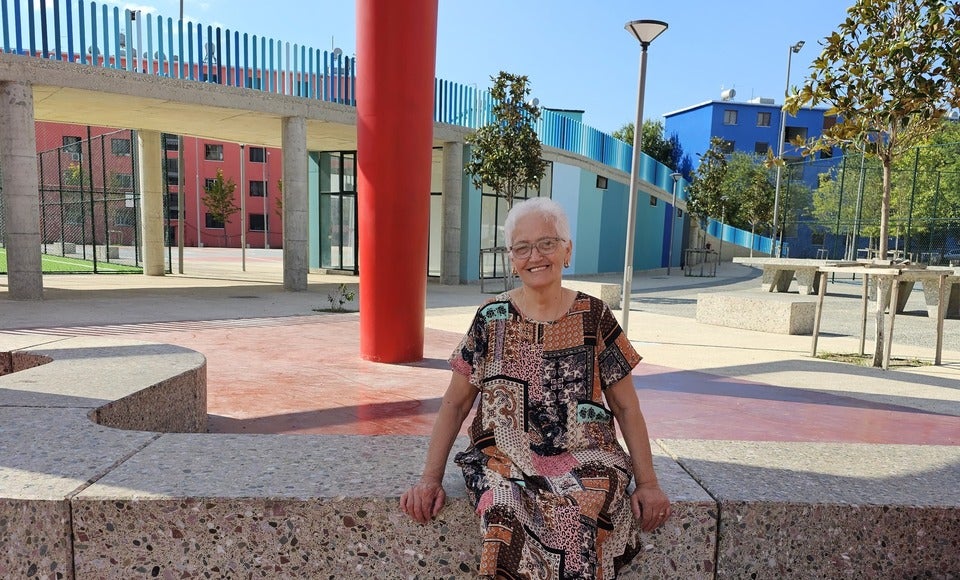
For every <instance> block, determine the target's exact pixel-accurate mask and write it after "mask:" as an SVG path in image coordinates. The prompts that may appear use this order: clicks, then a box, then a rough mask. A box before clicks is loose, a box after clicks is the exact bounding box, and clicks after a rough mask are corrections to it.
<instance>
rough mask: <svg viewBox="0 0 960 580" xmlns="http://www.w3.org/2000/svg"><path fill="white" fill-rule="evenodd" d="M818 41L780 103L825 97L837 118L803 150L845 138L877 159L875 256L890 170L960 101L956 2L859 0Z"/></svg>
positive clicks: (885, 224)
mask: <svg viewBox="0 0 960 580" xmlns="http://www.w3.org/2000/svg"><path fill="white" fill-rule="evenodd" d="M847 15H848V16H847V19H846V20H845V21H844V22H842V23H841V24H840V25H839V26H838V28H837V30H836V31H835V32H834V33H833V34H831V35H830V36H829V37H827V38H826V39H824V41H823V42H822V45H823V50H822V51H821V53H820V56H818V57H817V59H816V60H814V62H813V64H812V65H811V67H810V68H811V70H812V72H811V74H810V76H809V78H808V79H807V81H806V84H804V85H803V86H802V87H801V88H800V89H799V91H797V92H796V93H795V94H793V95H791V96H790V97H789V98H788V99H787V101H786V103H785V104H784V109H785V110H787V111H788V112H790V113H791V114H796V113H797V111H798V110H799V109H800V108H801V107H803V106H805V105H811V106H813V105H817V104H820V103H826V104H828V105H829V106H830V109H829V110H828V111H827V114H828V115H836V116H837V122H836V124H835V125H833V126H832V127H828V128H826V129H825V130H824V132H823V134H822V136H821V137H820V138H818V139H817V140H816V141H814V142H813V143H812V144H810V145H809V146H808V147H807V151H808V152H810V151H816V150H820V149H826V148H827V147H829V146H831V145H837V144H839V145H852V146H853V147H856V148H858V149H860V150H861V151H862V152H864V153H866V154H868V155H874V156H876V157H878V158H879V159H880V162H881V164H882V166H883V187H882V196H881V204H880V206H881V210H880V230H879V234H880V240H879V250H880V256H881V257H885V256H886V251H887V245H888V237H889V216H890V189H891V179H890V170H891V167H892V166H893V163H894V161H895V160H896V159H897V157H898V156H900V155H901V154H903V153H904V152H906V151H907V150H909V149H910V148H911V147H913V146H915V145H917V144H919V143H920V142H922V141H923V140H924V139H926V138H927V137H928V136H929V135H930V134H932V133H933V132H934V130H935V129H936V128H937V127H938V126H939V123H940V119H941V118H942V117H943V116H944V114H945V112H946V111H949V110H950V109H951V108H953V107H956V106H958V105H960V52H958V51H957V50H956V47H957V46H960V4H957V3H956V2H953V1H951V0H858V1H857V3H856V4H855V5H854V6H852V7H850V8H849V9H848V10H847ZM883 317H884V300H877V313H876V319H877V324H876V341H875V352H874V358H873V364H874V366H880V365H881V363H882V358H883V357H882V352H883V342H884V336H883V326H884V325H883Z"/></svg>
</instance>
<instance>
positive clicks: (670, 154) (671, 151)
mask: <svg viewBox="0 0 960 580" xmlns="http://www.w3.org/2000/svg"><path fill="white" fill-rule="evenodd" d="M613 137H615V138H617V139H619V140H621V141H623V142H625V143H628V144H630V145H633V123H627V124H626V125H624V126H623V127H620V128H619V129H617V130H616V131H614V132H613ZM640 149H641V150H642V151H643V152H644V153H646V154H647V155H649V156H650V157H652V158H653V159H656V160H657V161H659V162H660V163H663V164H664V165H666V166H667V167H669V168H670V169H676V168H677V167H678V166H679V165H680V162H681V161H682V158H683V147H681V146H680V139H679V138H678V137H677V136H676V135H675V134H674V135H672V136H671V137H670V139H664V138H663V122H662V121H654V120H652V119H647V120H645V121H644V122H643V142H642V143H641V144H640Z"/></svg>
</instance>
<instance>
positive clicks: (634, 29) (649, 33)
mask: <svg viewBox="0 0 960 580" xmlns="http://www.w3.org/2000/svg"><path fill="white" fill-rule="evenodd" d="M624 28H626V29H627V30H628V31H629V32H630V34H632V35H633V36H634V37H635V38H636V39H637V40H639V41H640V46H642V47H644V48H646V47H647V45H649V44H650V43H651V42H653V40H654V39H655V38H656V37H658V36H660V35H661V34H662V33H663V31H664V30H666V29H667V23H666V22H663V21H662V20H632V21H630V22H627V24H626V25H625V26H624Z"/></svg>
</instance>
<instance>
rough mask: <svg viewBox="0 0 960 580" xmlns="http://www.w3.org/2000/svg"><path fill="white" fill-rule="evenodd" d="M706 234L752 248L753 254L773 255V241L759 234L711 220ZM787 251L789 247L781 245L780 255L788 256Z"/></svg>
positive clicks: (708, 222)
mask: <svg viewBox="0 0 960 580" xmlns="http://www.w3.org/2000/svg"><path fill="white" fill-rule="evenodd" d="M707 233H708V234H709V235H711V236H713V237H715V238H718V239H721V240H723V241H724V242H727V243H730V244H735V245H737V246H743V247H744V248H749V247H751V246H752V247H753V250H754V251H755V252H758V253H760V254H766V255H773V239H771V238H768V237H766V236H761V235H760V234H751V233H750V232H748V231H746V230H741V229H739V228H735V227H733V226H731V225H730V224H723V223H720V222H719V221H717V220H715V219H713V218H710V219H708V220H707ZM789 251H790V248H789V246H788V245H787V244H783V248H782V249H781V250H780V252H781V255H783V256H788V255H789Z"/></svg>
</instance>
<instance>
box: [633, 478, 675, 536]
mask: <svg viewBox="0 0 960 580" xmlns="http://www.w3.org/2000/svg"><path fill="white" fill-rule="evenodd" d="M630 507H631V508H632V509H633V517H635V518H637V519H638V520H641V524H640V527H641V529H643V531H645V532H652V531H653V530H655V529H657V528H659V527H660V526H661V525H663V523H664V522H666V521H667V519H668V518H669V517H670V514H671V513H672V512H671V510H670V499H669V498H668V497H667V494H665V493H663V490H662V489H660V485H659V484H658V483H645V484H639V485H637V489H636V490H634V492H633V494H631V495H630Z"/></svg>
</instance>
